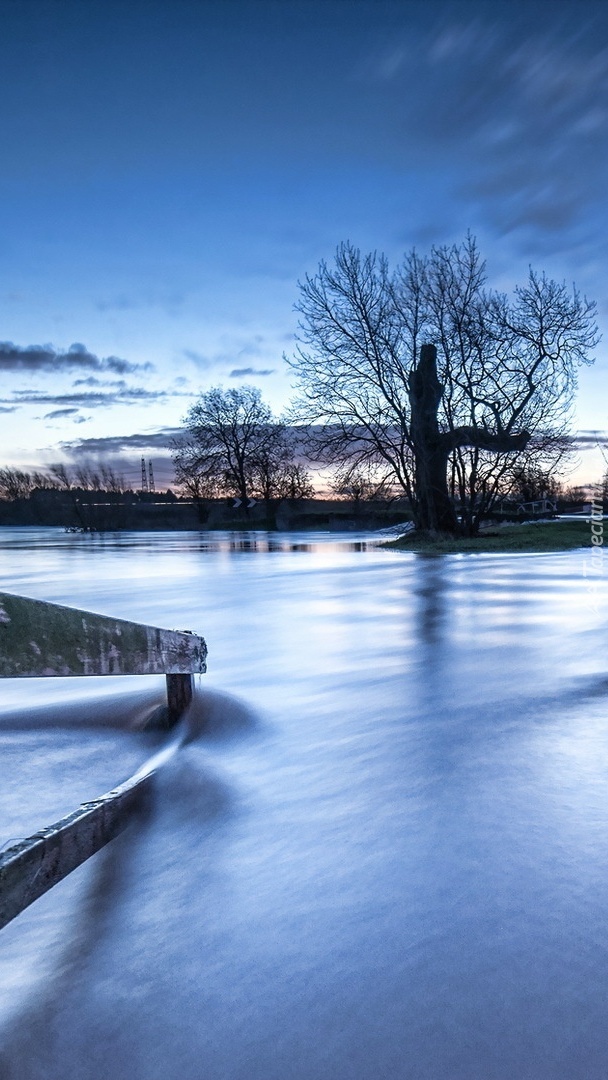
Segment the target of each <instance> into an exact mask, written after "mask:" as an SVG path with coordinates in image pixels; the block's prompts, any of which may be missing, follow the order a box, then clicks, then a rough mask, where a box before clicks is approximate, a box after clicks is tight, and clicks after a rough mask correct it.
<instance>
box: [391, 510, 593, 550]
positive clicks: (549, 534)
mask: <svg viewBox="0 0 608 1080" xmlns="http://www.w3.org/2000/svg"><path fill="white" fill-rule="evenodd" d="M385 546H386V547H389V548H396V549H397V550H399V551H426V552H429V553H431V554H437V555H450V554H457V553H459V552H461V551H464V552H466V551H478V552H480V553H485V552H488V551H530V552H534V551H571V550H572V549H573V548H580V547H587V548H588V547H591V528H590V526H589V524H588V523H587V522H586V521H585V519H584V518H581V519H580V520H579V521H538V522H529V523H528V524H526V525H501V526H500V528H496V529H494V528H492V529H488V531H487V532H482V533H481V535H480V536H476V537H462V538H459V537H451V536H446V537H430V536H416V534H415V533H413V534H412V535H411V536H404V537H402V538H400V539H399V540H391V541H389V542H388V543H387V544H386V545H385Z"/></svg>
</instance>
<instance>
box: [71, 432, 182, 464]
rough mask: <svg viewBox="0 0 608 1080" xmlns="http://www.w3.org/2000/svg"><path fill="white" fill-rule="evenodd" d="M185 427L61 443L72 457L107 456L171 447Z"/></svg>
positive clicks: (168, 448)
mask: <svg viewBox="0 0 608 1080" xmlns="http://www.w3.org/2000/svg"><path fill="white" fill-rule="evenodd" d="M183 434H184V431H183V428H172V427H168V428H162V429H161V430H160V431H152V432H138V433H136V434H134V435H108V436H106V437H105V438H89V439H76V440H70V441H66V442H62V443H60V446H61V449H62V450H63V451H64V453H66V454H69V455H70V456H72V457H82V456H83V455H84V456H85V457H107V456H109V455H116V454H123V453H129V452H131V453H134V452H136V451H137V452H140V451H146V452H147V451H149V450H166V451H167V452H168V451H169V450H170V449H171V446H172V442H173V440H174V439H179V438H180V437H183Z"/></svg>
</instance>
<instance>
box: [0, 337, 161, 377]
mask: <svg viewBox="0 0 608 1080" xmlns="http://www.w3.org/2000/svg"><path fill="white" fill-rule="evenodd" d="M74 368H85V369H89V370H93V371H98V372H102V373H104V372H108V373H110V374H113V375H132V374H134V373H135V372H143V371H153V370H154V365H153V364H150V363H145V364H135V363H132V362H131V361H129V360H123V359H122V357H120V356H106V357H99V356H96V355H95V353H92V352H90V351H89V350H88V349H87V347H86V345H82V344H81V343H80V342H74V344H73V345H70V347H69V348H68V349H56V348H55V346H54V345H25V346H21V345H15V344H13V342H12V341H3V342H0V371H2V372H7V371H24V372H45V371H48V372H52V373H53V374H57V373H58V372H61V371H71V370H73V369H74Z"/></svg>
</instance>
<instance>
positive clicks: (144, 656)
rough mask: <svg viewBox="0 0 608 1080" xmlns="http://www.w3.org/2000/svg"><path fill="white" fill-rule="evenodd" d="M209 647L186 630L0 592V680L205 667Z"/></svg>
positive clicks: (191, 670) (190, 670)
mask: <svg viewBox="0 0 608 1080" xmlns="http://www.w3.org/2000/svg"><path fill="white" fill-rule="evenodd" d="M206 657H207V646H206V644H205V641H204V639H203V638H201V637H199V636H198V635H197V634H191V633H189V632H188V631H176V630H161V629H159V628H157V627H152V626H141V625H140V624H139V623H134V622H128V621H126V620H124V619H112V618H109V617H108V616H106V615H96V614H93V613H92V612H88V611H78V610H76V609H75V608H68V607H63V606H62V605H60V604H50V603H48V602H47V601H44V600H31V599H29V598H28V597H25V596H14V595H13V594H11V593H4V592H2V593H0V678H38V677H41V676H64V675H166V674H173V673H175V674H183V675H188V674H193V673H197V672H201V673H202V672H204V671H206V663H205V661H206Z"/></svg>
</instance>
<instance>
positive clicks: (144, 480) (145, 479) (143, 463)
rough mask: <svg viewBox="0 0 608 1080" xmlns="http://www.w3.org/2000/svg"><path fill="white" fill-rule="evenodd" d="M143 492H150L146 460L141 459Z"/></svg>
mask: <svg viewBox="0 0 608 1080" xmlns="http://www.w3.org/2000/svg"><path fill="white" fill-rule="evenodd" d="M141 490H142V491H147V490H148V477H147V476H146V459H145V458H143V457H142V459H141Z"/></svg>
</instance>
